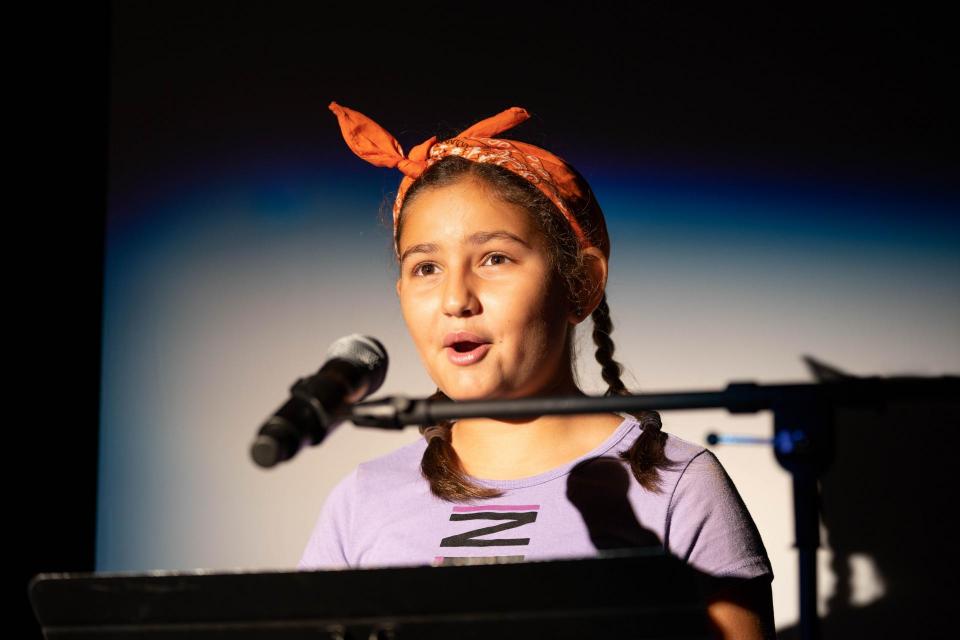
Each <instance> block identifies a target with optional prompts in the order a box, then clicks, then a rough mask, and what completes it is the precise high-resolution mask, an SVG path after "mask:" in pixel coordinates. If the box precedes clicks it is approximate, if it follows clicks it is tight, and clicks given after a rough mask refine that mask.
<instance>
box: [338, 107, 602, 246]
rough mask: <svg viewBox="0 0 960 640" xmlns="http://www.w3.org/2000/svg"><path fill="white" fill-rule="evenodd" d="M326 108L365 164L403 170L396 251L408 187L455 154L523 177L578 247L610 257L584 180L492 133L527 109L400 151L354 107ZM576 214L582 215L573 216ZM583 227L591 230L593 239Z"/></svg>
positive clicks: (555, 160)
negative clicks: (547, 202) (540, 194)
mask: <svg viewBox="0 0 960 640" xmlns="http://www.w3.org/2000/svg"><path fill="white" fill-rule="evenodd" d="M330 110H331V111H333V113H334V114H335V115H336V116H337V120H338V121H339V122H340V130H341V132H342V133H343V138H344V140H346V142H347V145H348V146H349V147H350V149H352V150H353V152H354V153H355V154H357V155H358V156H360V157H361V158H363V159H364V160H366V161H367V162H369V163H370V164H373V165H376V166H378V167H388V168H391V169H392V168H394V167H396V168H397V169H400V171H402V172H403V174H404V178H403V180H401V181H400V188H399V189H398V190H397V198H396V200H395V201H394V203H393V232H394V247H395V248H396V249H397V251H398V253H399V247H398V246H397V242H396V241H397V238H396V232H397V219H398V218H399V216H400V208H401V206H402V205H403V199H404V196H405V195H406V193H407V189H409V188H410V186H411V185H412V184H413V183H414V181H415V180H416V179H417V178H418V177H420V174H422V173H423V172H424V171H425V170H426V169H427V167H429V166H430V165H432V164H433V163H434V162H436V161H437V160H440V159H441V158H443V157H444V156H448V155H455V156H461V157H463V158H466V159H468V160H473V161H475V162H488V163H492V164H496V165H499V166H501V167H504V168H505V169H509V170H510V171H512V172H513V173H515V174H517V175H519V176H522V177H523V178H526V179H527V180H528V181H529V182H530V183H531V184H533V185H534V186H536V187H537V188H538V189H540V191H542V192H543V194H544V195H546V196H547V197H548V198H550V200H551V202H553V203H554V204H555V205H556V206H557V209H559V211H560V213H561V214H562V215H563V217H564V218H565V219H566V220H567V222H568V223H569V225H570V227H571V228H572V229H573V232H574V233H575V234H576V236H577V239H578V241H579V242H580V246H581V247H583V248H585V247H589V246H596V247H597V248H599V249H600V250H601V251H602V252H603V253H604V255H605V256H606V257H608V258H609V257H610V241H609V238H608V237H607V228H606V223H605V222H604V219H603V213H602V212H601V210H600V208H599V207H598V206H597V205H596V202H594V201H593V194H592V192H591V191H590V187H589V186H587V184H586V182H585V181H584V180H583V179H582V178H581V177H579V175H578V174H577V173H576V172H575V171H573V170H572V168H571V167H570V166H569V165H567V163H566V162H564V161H563V160H562V159H561V158H559V157H558V156H555V155H554V154H552V153H550V152H549V151H547V150H545V149H541V148H540V147H536V146H534V145H532V144H527V143H525V142H518V141H516V140H506V139H502V138H499V139H498V138H494V137H492V136H495V135H497V134H498V133H500V132H501V131H506V130H507V129H510V128H512V127H515V126H516V125H518V124H520V123H521V122H523V121H524V120H526V119H528V118H529V117H530V114H529V113H527V110H526V109H522V108H520V107H511V108H509V109H507V110H505V111H501V112H500V113H498V114H497V115H495V116H492V117H490V118H487V119H485V120H481V121H480V122H478V123H476V124H475V125H473V126H471V127H468V128H467V129H465V130H464V131H462V132H461V133H460V134H459V135H457V136H455V137H453V138H450V139H448V140H444V141H442V142H437V136H431V137H430V138H429V139H428V140H425V141H424V142H422V143H420V144H418V145H417V146H415V147H414V148H413V149H411V150H410V153H409V154H408V155H404V153H403V149H402V148H401V147H400V143H398V142H397V139H396V138H394V137H393V136H392V135H390V133H388V132H387V131H386V130H385V129H384V128H383V127H381V126H380V125H379V124H377V123H376V122H374V121H373V120H371V119H370V118H368V117H367V116H365V115H363V114H362V113H360V112H359V111H354V110H353V109H349V108H347V107H344V106H341V105H339V104H337V103H336V102H331V103H330ZM578 215H579V216H580V217H581V220H578V219H577V216H578ZM584 227H586V228H587V229H590V230H592V234H591V235H593V237H594V240H593V241H592V240H591V238H590V236H589V235H588V234H587V233H586V232H585V231H584Z"/></svg>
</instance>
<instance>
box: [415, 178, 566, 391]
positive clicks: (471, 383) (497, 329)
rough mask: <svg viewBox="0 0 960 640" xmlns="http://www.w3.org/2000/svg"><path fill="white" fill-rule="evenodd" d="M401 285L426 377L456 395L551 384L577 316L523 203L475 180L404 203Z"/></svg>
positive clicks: (424, 193) (543, 388) (559, 376)
mask: <svg viewBox="0 0 960 640" xmlns="http://www.w3.org/2000/svg"><path fill="white" fill-rule="evenodd" d="M399 246H400V247H399V248H400V259H401V262H400V278H399V279H398V280H397V295H398V296H399V297H400V307H401V311H402V313H403V318H404V321H405V322H406V324H407V328H408V330H409V331H410V335H411V336H412V337H413V341H414V343H415V344H416V346H417V351H418V352H419V354H420V359H421V360H422V361H423V364H424V366H425V367H426V368H427V372H428V373H429V374H430V377H431V378H432V379H433V381H434V382H435V383H436V385H437V386H438V387H439V388H440V389H441V390H442V391H443V392H444V393H446V395H447V396H448V397H450V398H451V399H454V400H468V399H480V398H493V397H499V398H513V397H524V396H530V395H537V394H538V392H555V391H554V388H555V387H556V386H557V385H558V383H560V382H562V380H563V379H564V378H563V375H564V371H565V370H566V369H567V368H568V366H567V363H565V362H563V358H564V341H565V339H566V331H567V326H568V323H570V322H576V319H575V316H573V314H572V313H571V312H570V311H569V308H568V305H567V303H566V301H565V299H564V296H563V293H562V290H561V287H560V286H559V285H558V281H557V279H556V278H555V277H554V275H553V272H552V270H551V267H550V262H549V258H548V254H547V249H546V245H545V242H544V239H543V237H542V236H541V233H540V231H539V229H538V228H537V227H536V226H535V225H534V223H533V222H532V221H531V220H530V219H529V217H528V215H527V214H526V213H524V211H523V210H522V209H520V208H518V207H516V206H514V205H510V204H506V203H503V202H500V201H498V200H495V199H493V198H491V197H490V196H488V195H487V194H486V193H485V192H484V190H483V189H482V188H481V187H480V186H478V185H477V184H476V182H474V181H473V180H464V181H461V182H459V183H457V184H454V185H452V186H448V187H442V188H438V189H429V190H425V191H422V192H420V194H419V195H418V196H417V197H416V198H415V199H414V200H413V201H412V202H411V203H410V204H409V206H408V207H407V210H406V211H405V212H404V218H403V228H402V235H401V237H400V240H399Z"/></svg>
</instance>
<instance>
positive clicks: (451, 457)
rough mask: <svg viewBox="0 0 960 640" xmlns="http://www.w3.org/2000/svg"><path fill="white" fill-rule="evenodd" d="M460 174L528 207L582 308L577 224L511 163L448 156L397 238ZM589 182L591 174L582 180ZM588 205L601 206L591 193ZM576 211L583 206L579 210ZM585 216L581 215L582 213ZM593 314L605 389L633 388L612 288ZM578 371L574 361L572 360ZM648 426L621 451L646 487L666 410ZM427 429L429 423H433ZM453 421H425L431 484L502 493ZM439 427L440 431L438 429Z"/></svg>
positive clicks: (412, 194) (417, 186)
mask: <svg viewBox="0 0 960 640" xmlns="http://www.w3.org/2000/svg"><path fill="white" fill-rule="evenodd" d="M462 180H474V181H475V182H476V184H478V185H480V186H481V187H483V188H484V189H485V190H486V191H487V193H488V194H489V195H491V196H493V197H495V198H498V199H499V200H500V201H502V202H505V203H509V204H512V205H516V206H518V207H519V208H521V209H523V210H524V211H527V212H528V213H529V214H530V215H531V216H532V218H533V220H534V221H535V223H536V225H537V227H538V228H539V229H540V231H541V232H542V233H543V236H544V237H545V238H546V240H547V246H548V252H549V259H550V265H551V267H552V268H553V271H554V273H555V275H556V276H557V277H559V281H560V282H561V283H562V285H563V287H564V292H565V293H566V296H567V300H568V301H569V302H570V303H571V304H572V305H573V308H575V309H583V307H584V305H585V304H586V301H587V300H589V299H590V296H591V293H592V292H591V291H590V290H589V287H588V284H589V282H590V279H589V278H588V271H587V267H586V262H585V260H586V259H585V257H584V255H583V253H582V252H581V251H580V247H579V244H578V242H577V240H576V237H575V236H574V234H573V230H572V229H571V227H570V225H569V224H567V222H566V220H565V219H564V218H563V216H562V215H561V214H560V212H559V211H558V210H557V208H556V206H555V205H554V204H553V203H552V202H551V201H550V200H549V199H548V198H547V197H546V196H545V195H544V194H543V193H542V192H541V191H540V190H539V189H537V188H536V187H534V186H533V185H531V184H530V183H529V182H528V181H527V180H526V179H524V178H522V177H521V176H518V175H516V174H515V173H513V172H511V171H510V170H508V169H504V168H502V167H499V166H497V165H494V164H489V163H479V162H473V161H471V160H465V159H463V158H460V157H458V156H446V157H444V158H442V159H441V160H439V161H437V162H436V163H434V164H433V165H431V166H430V167H428V168H427V169H426V170H425V171H424V172H423V173H422V174H421V175H420V177H419V178H418V179H417V181H416V182H415V183H413V185H411V187H410V189H409V190H408V191H407V193H406V197H405V198H404V202H403V206H402V208H401V210H400V216H399V219H398V221H397V229H396V238H397V239H399V238H400V233H401V230H402V227H403V214H404V212H405V211H406V210H407V207H408V206H409V205H410V203H411V202H413V201H415V200H416V199H417V195H418V194H419V193H420V192H421V191H424V190H427V189H436V188H441V187H446V186H450V185H453V184H456V183H459V182H460V181H462ZM584 184H585V181H584ZM589 196H590V197H589V199H588V204H587V205H586V206H594V207H598V206H599V205H597V203H596V199H595V198H593V196H592V193H590V194H589ZM574 215H577V212H574ZM579 219H580V216H578V220H579ZM584 231H585V232H586V233H587V235H588V237H592V235H591V234H594V235H595V234H596V230H595V229H589V228H587V229H584ZM591 317H592V318H593V342H594V344H595V345H596V347H597V349H596V352H595V356H596V358H597V362H599V363H600V366H601V367H602V375H603V379H604V381H605V382H606V383H607V385H608V388H607V391H606V393H605V394H604V395H607V396H611V395H629V394H630V392H629V391H628V390H627V388H626V387H625V386H624V384H623V382H622V381H621V380H620V375H621V373H622V366H621V365H620V363H619V362H617V361H616V360H614V359H613V351H614V344H613V340H612V339H611V338H610V333H611V332H612V331H613V322H612V321H611V320H610V307H609V306H608V305H607V296H606V293H604V294H603V296H602V297H601V299H600V304H599V305H598V306H597V307H596V309H594V311H593V313H592V314H591ZM575 329H576V327H575V326H574V325H572V324H571V325H570V327H569V329H568V331H567V340H566V347H565V348H566V349H567V350H568V352H569V354H570V358H571V365H572V364H573V362H572V360H573V358H574V350H573V346H572V343H573V337H574V331H575ZM573 370H574V375H576V367H573ZM430 398H431V399H433V400H438V399H448V398H447V396H446V394H444V393H443V391H441V390H440V389H437V391H436V393H434V394H433V395H432V396H430ZM635 417H636V418H637V420H638V421H639V422H640V424H641V425H642V426H643V432H642V433H641V434H640V436H639V437H638V438H637V439H636V441H635V442H634V444H633V446H631V447H630V448H629V449H628V450H626V451H624V452H622V453H621V454H620V457H621V458H622V459H624V460H626V461H627V462H629V463H630V468H631V469H632V471H633V475H634V476H635V477H636V478H637V481H638V482H639V483H640V484H641V485H642V486H643V487H644V488H646V489H648V490H651V491H657V490H659V481H660V475H659V473H658V469H659V468H662V467H665V466H666V465H667V464H668V463H669V461H668V460H667V458H666V455H665V453H664V443H665V441H666V435H665V434H664V433H662V432H661V430H660V427H661V422H660V414H659V413H658V412H657V411H642V412H640V413H639V415H637V416H635ZM428 429H429V431H428ZM452 429H453V423H452V422H442V423H439V424H435V425H421V426H420V433H421V434H424V437H426V438H427V439H428V440H427V442H428V444H427V449H426V451H424V454H423V460H422V461H421V464H420V469H421V472H422V474H423V477H424V478H426V479H427V480H428V481H429V482H430V490H431V492H432V493H433V494H434V495H436V496H438V497H440V498H443V499H444V500H448V501H451V502H459V501H465V500H472V499H478V498H495V497H499V496H501V495H503V492H501V491H498V490H497V489H493V488H488V487H480V486H477V485H475V484H473V483H471V482H470V481H469V479H468V477H467V475H466V473H465V472H464V470H463V468H462V466H461V464H460V460H459V458H458V457H457V453H456V451H455V450H454V448H453V445H452V444H451V431H452ZM437 433H439V435H435V434H437Z"/></svg>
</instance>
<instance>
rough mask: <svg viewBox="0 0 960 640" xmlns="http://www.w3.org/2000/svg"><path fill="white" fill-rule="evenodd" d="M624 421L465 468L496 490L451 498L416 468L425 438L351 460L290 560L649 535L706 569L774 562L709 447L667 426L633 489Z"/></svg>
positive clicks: (368, 558)
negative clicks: (543, 453) (588, 440)
mask: <svg viewBox="0 0 960 640" xmlns="http://www.w3.org/2000/svg"><path fill="white" fill-rule="evenodd" d="M621 415H622V416H623V417H624V421H623V422H622V423H621V424H620V426H619V427H618V428H617V430H616V431H615V432H614V433H613V434H611V435H610V437H608V438H607V439H606V440H605V441H604V442H603V443H601V444H600V445H598V446H597V447H596V448H595V449H594V450H593V451H591V452H590V453H587V454H586V455H584V456H582V457H580V458H578V459H577V460H574V461H572V462H569V463H567V464H565V465H562V466H560V467H557V468H555V469H552V470H550V471H546V472H544V473H541V474H539V475H536V476H530V477H527V478H521V479H517V480H484V479H479V478H471V480H472V481H473V482H475V483H476V484H478V485H481V486H485V487H495V488H497V489H499V490H501V491H503V492H504V494H503V496H502V497H500V498H493V499H486V500H477V501H474V502H472V503H451V502H446V501H444V500H442V499H440V498H437V497H436V496H434V495H433V494H432V493H430V487H429V484H428V483H427V481H426V480H425V479H424V478H423V477H422V476H421V475H420V460H421V458H422V457H423V452H424V449H425V448H426V445H427V443H426V440H424V439H420V440H417V441H416V442H413V443H411V444H409V445H406V446H404V447H401V448H399V449H397V450H396V451H393V452H391V453H389V454H387V455H385V456H381V457H379V458H375V459H373V460H370V461H368V462H364V463H361V464H360V465H358V466H357V467H356V468H355V469H354V470H353V471H352V472H351V473H350V474H349V475H347V476H346V477H345V478H343V479H342V480H341V481H340V482H339V483H338V484H337V485H336V486H335V487H334V488H333V490H332V491H331V492H330V494H329V495H328V496H327V499H326V501H325V503H324V504H323V507H322V509H321V510H320V515H319V517H318V519H317V522H316V526H315V527H314V529H313V532H312V533H311V535H310V538H309V541H308V543H307V546H306V549H305V550H304V552H303V555H302V557H301V559H300V562H299V564H298V568H299V569H343V568H365V567H383V566H411V565H444V564H477V563H486V562H497V561H502V560H548V559H560V558H573V557H596V556H598V555H599V553H600V552H601V551H603V550H607V549H621V548H628V547H642V546H657V547H661V548H663V549H665V550H666V551H667V552H669V553H671V554H673V555H675V556H677V557H679V558H681V559H683V560H685V561H686V562H687V563H689V564H690V565H692V566H693V567H694V568H696V569H698V570H699V571H702V572H704V573H707V574H710V575H713V576H717V577H725V576H730V577H740V578H752V577H756V576H760V575H769V577H770V578H771V579H772V577H773V571H772V569H771V567H770V561H769V559H768V557H767V553H766V550H765V548H764V546H763V542H762V541H761V539H760V534H759V532H758V530H757V527H756V525H755V524H754V522H753V519H752V518H751V517H750V514H749V512H748V511H747V508H746V506H745V505H744V503H743V500H742V499H741V497H740V495H739V494H738V492H737V490H736V488H735V487H734V485H733V482H732V481H731V480H730V477H729V476H728V475H727V473H726V471H724V469H723V467H722V466H721V465H720V462H719V460H717V458H716V456H714V455H713V454H712V453H711V452H710V451H708V450H706V449H705V448H703V447H701V446H697V445H695V444H692V443H690V442H687V441H686V440H683V439H681V438H678V437H676V436H673V435H670V434H667V440H666V448H665V451H666V455H667V457H668V458H669V459H670V460H671V461H672V463H673V464H672V465H671V468H669V469H662V470H661V471H660V476H661V480H662V482H661V491H660V492H653V491H648V490H646V489H644V488H643V487H642V486H641V485H640V483H639V482H637V480H636V478H634V476H633V474H632V473H631V471H630V466H629V464H628V463H627V462H626V461H624V460H621V459H620V458H618V456H617V454H618V453H619V452H621V451H625V450H626V449H628V448H629V447H630V445H631V444H633V442H634V440H635V439H636V438H637V437H639V435H640V433H641V427H640V423H639V422H637V421H636V419H635V418H633V417H632V416H628V415H627V414H621Z"/></svg>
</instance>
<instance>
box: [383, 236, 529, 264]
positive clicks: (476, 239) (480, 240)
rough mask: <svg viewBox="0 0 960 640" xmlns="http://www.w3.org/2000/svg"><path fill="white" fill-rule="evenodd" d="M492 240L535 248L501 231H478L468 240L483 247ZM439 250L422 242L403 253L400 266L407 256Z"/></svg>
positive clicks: (432, 244)
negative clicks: (506, 241)
mask: <svg viewBox="0 0 960 640" xmlns="http://www.w3.org/2000/svg"><path fill="white" fill-rule="evenodd" d="M491 240H509V241H512V242H518V243H520V244H522V245H523V246H525V247H526V248H528V249H532V248H533V247H531V246H530V244H529V243H528V242H527V241H526V240H524V239H523V238H521V237H520V236H518V235H516V234H513V233H510V232H509V231H505V230H503V229H499V230H497V231H478V232H477V233H475V234H473V235H471V236H470V237H468V238H467V242H468V243H470V244H472V245H481V244H486V243H488V242H490V241H491ZM438 250H439V247H437V245H436V244H434V243H432V242H422V243H420V244H415V245H413V246H410V247H407V250H406V251H404V252H403V255H402V256H400V264H403V262H404V260H406V259H407V256H409V255H410V254H413V253H435V252H436V251H438Z"/></svg>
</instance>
